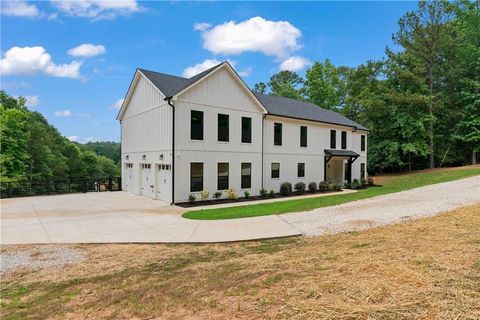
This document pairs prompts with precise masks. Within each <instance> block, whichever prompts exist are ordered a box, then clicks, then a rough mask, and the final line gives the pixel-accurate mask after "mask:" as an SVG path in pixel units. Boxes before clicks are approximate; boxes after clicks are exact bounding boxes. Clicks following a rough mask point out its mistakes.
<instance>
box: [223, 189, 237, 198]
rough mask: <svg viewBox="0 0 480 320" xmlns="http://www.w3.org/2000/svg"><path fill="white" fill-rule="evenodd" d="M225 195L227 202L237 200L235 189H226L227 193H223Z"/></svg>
mask: <svg viewBox="0 0 480 320" xmlns="http://www.w3.org/2000/svg"><path fill="white" fill-rule="evenodd" d="M225 193H226V195H227V198H228V199H229V200H237V199H238V196H237V193H236V192H235V189H233V188H230V189H228V190H227V191H225Z"/></svg>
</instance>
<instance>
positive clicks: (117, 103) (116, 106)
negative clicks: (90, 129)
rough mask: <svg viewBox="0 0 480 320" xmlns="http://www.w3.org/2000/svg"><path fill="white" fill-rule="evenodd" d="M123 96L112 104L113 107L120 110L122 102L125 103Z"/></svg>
mask: <svg viewBox="0 0 480 320" xmlns="http://www.w3.org/2000/svg"><path fill="white" fill-rule="evenodd" d="M123 100H124V99H123V98H122V99H118V100H117V101H116V102H115V103H114V104H113V105H112V107H111V108H112V109H114V110H120V108H121V107H122V104H123Z"/></svg>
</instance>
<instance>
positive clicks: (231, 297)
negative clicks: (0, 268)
mask: <svg viewBox="0 0 480 320" xmlns="http://www.w3.org/2000/svg"><path fill="white" fill-rule="evenodd" d="M479 210H480V205H476V206H471V207H466V208H459V209H457V210H455V211H453V212H448V213H444V214H441V215H439V216H436V217H433V218H426V219H420V220H416V221H409V222H405V223H401V224H396V225H390V226H385V227H379V228H373V229H370V230H366V231H362V232H349V233H342V234H336V235H327V236H322V237H295V238H286V239H278V240H267V241H249V242H242V243H222V244H201V245H199V244H197V245H191V244H181V245H165V244H100V245H97V244H93V245H49V246H27V245H25V246H10V247H5V248H3V247H2V254H4V253H6V252H14V251H15V250H25V249H32V250H35V248H36V250H39V251H40V252H41V250H42V249H45V248H51V247H53V248H57V249H59V250H60V249H62V248H66V249H74V250H82V251H83V253H84V255H85V257H86V259H85V260H83V261H79V262H75V263H72V264H69V265H66V266H64V267H61V268H47V269H35V270H26V269H20V270H16V271H14V272H11V273H7V274H4V275H2V276H1V286H0V289H1V290H0V315H1V318H2V319H5V320H6V319H93V318H95V319H479V318H480V308H479V304H478V302H479V301H480V290H479V288H480V253H479V250H478V248H479V246H480V215H478V212H479ZM44 258H45V257H44V256H41V255H40V256H37V255H33V256H32V259H44ZM2 262H3V260H2Z"/></svg>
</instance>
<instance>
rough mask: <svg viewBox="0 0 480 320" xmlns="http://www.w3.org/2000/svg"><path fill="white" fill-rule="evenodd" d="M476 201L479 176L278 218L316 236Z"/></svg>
mask: <svg viewBox="0 0 480 320" xmlns="http://www.w3.org/2000/svg"><path fill="white" fill-rule="evenodd" d="M479 202H480V176H475V177H471V178H466V179H461V180H456V181H452V182H445V183H439V184H434V185H429V186H426V187H422V188H417V189H412V190H408V191H403V192H398V193H392V194H388V195H384V196H378V197H374V198H369V199H364V200H359V201H354V202H349V203H345V204H341V205H338V206H334V207H326V208H320V209H315V210H312V211H308V212H297V213H288V214H284V215H281V216H280V217H281V218H282V219H283V220H284V221H285V222H287V223H288V224H290V225H291V226H292V227H293V228H295V229H297V230H299V231H300V232H301V233H302V234H304V235H307V236H317V235H322V234H327V233H338V232H346V231H356V230H362V229H366V228H370V227H374V226H379V225H385V224H390V223H395V222H401V221H405V220H410V219H417V218H422V217H428V216H434V215H436V214H438V213H440V212H443V211H448V210H452V209H455V208H458V207H461V206H465V205H469V204H474V203H479ZM479 214H480V213H479Z"/></svg>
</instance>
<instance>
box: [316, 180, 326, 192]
mask: <svg viewBox="0 0 480 320" xmlns="http://www.w3.org/2000/svg"><path fill="white" fill-rule="evenodd" d="M318 189H319V190H320V191H321V192H326V191H328V183H326V182H325V181H320V183H319V184H318Z"/></svg>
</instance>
